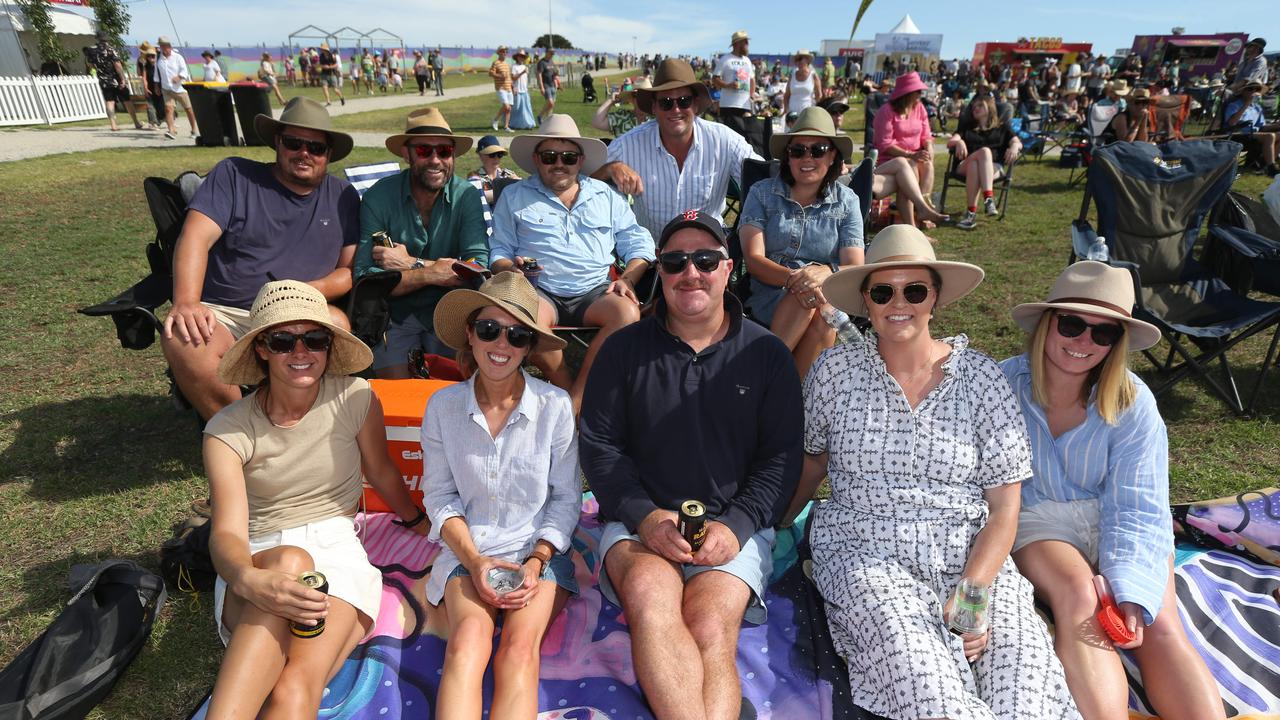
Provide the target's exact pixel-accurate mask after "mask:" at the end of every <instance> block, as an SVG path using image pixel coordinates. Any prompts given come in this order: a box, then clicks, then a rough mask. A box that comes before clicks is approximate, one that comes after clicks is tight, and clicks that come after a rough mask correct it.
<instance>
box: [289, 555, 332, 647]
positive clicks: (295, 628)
mask: <svg viewBox="0 0 1280 720" xmlns="http://www.w3.org/2000/svg"><path fill="white" fill-rule="evenodd" d="M298 582H300V583H302V584H303V585H306V586H307V587H309V588H311V589H312V590H319V591H320V592H322V593H324V594H326V595H328V594H329V580H328V579H327V578H325V576H324V573H321V572H316V571H315V570H309V571H307V572H304V573H302V574H301V575H299V576H298ZM289 632H291V633H293V634H294V636H295V637H300V638H312V637H316V636H317V635H319V634H320V633H322V632H324V618H320V619H319V620H317V621H316V624H315V625H302V624H299V623H296V622H293V621H292V620H290V621H289Z"/></svg>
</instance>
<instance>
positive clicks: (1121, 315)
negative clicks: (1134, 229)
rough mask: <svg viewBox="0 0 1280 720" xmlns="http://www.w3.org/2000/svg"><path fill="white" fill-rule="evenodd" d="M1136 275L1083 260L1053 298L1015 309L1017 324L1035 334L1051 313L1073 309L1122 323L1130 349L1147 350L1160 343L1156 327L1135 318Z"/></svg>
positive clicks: (1071, 268) (1061, 281)
mask: <svg viewBox="0 0 1280 720" xmlns="http://www.w3.org/2000/svg"><path fill="white" fill-rule="evenodd" d="M1133 303H1134V294H1133V276H1132V275H1130V274H1129V271H1128V270H1125V269H1123V268H1116V267H1111V266H1110V265H1107V264H1106V263H1100V262H1098V261H1096V260H1081V261H1080V262H1077V263H1074V264H1072V265H1069V266H1068V267H1067V269H1066V270H1063V271H1062V274H1061V275H1059V276H1058V279H1057V280H1055V281H1054V283H1053V288H1051V289H1050V290H1049V299H1048V300H1045V301H1044V302H1038V303H1023V304H1022V305H1019V306H1017V307H1015V308H1014V309H1013V321H1014V322H1015V323H1017V324H1018V327H1020V328H1022V329H1023V330H1026V331H1027V332H1035V329H1036V325H1037V324H1038V323H1039V322H1040V317H1041V316H1042V315H1043V314H1044V313H1045V311H1047V310H1070V311H1073V312H1079V313H1087V314H1089V315H1098V316H1100V317H1106V318H1112V319H1114V320H1119V321H1120V323H1121V324H1123V325H1124V326H1125V332H1126V333H1128V335H1129V350H1130V351H1134V350H1146V349H1147V348H1149V347H1151V346H1152V345H1155V344H1156V343H1158V342H1160V330H1159V329H1157V328H1156V326H1154V325H1152V324H1150V323H1146V322H1143V321H1141V320H1138V319H1136V318H1134V317H1133Z"/></svg>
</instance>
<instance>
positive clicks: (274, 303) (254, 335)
mask: <svg viewBox="0 0 1280 720" xmlns="http://www.w3.org/2000/svg"><path fill="white" fill-rule="evenodd" d="M297 322H313V323H315V324H317V325H320V326H322V327H324V328H325V329H327V330H329V331H330V332H332V333H333V345H331V346H330V347H329V361H328V362H327V363H326V364H325V366H324V374H325V375H338V376H342V375H350V374H351V373H356V372H360V371H361V370H364V369H365V368H367V367H369V366H370V365H372V364H373V352H372V351H371V350H369V346H368V345H365V344H364V343H362V342H360V341H359V340H358V339H357V338H356V336H355V335H352V334H351V333H349V332H347V331H346V330H343V329H342V328H340V327H338V326H337V325H334V324H333V322H332V320H330V318H329V303H328V302H327V301H325V299H324V295H321V294H320V291H319V290H317V289H315V288H313V287H311V286H310V285H308V284H306V283H304V282H299V281H297V280H277V281H275V282H269V283H267V284H266V285H263V286H262V289H261V290H259V291H258V297H256V298H254V300H253V308H252V309H250V310H249V326H250V327H249V332H247V333H245V334H244V335H243V336H242V337H241V338H240V339H239V340H237V341H236V342H235V344H234V345H232V346H231V349H230V350H228V351H227V354H226V355H223V356H222V361H221V362H219V363H218V379H219V380H221V381H222V382H224V383H226V384H228V385H256V384H257V383H258V382H259V381H260V380H262V378H263V377H264V376H263V373H262V368H261V367H260V366H259V365H258V355H257V353H255V352H254V350H253V343H254V341H255V340H257V339H258V335H259V334H260V333H261V332H262V331H263V330H268V329H270V328H273V327H275V326H277V325H288V324H291V323H297Z"/></svg>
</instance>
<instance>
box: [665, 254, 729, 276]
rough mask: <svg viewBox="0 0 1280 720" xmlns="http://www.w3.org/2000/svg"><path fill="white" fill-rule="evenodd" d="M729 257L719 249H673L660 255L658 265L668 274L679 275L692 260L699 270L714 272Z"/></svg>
mask: <svg viewBox="0 0 1280 720" xmlns="http://www.w3.org/2000/svg"><path fill="white" fill-rule="evenodd" d="M728 259H729V258H727V257H725V254H724V253H722V252H720V251H719V250H694V251H693V252H691V253H687V252H675V251H672V252H664V253H662V254H661V255H659V256H658V266H659V267H661V268H662V272H664V273H666V274H668V275H679V274H680V273H682V272H684V269H685V268H686V267H689V263H690V262H692V263H693V266H694V267H695V268H697V269H698V271H699V272H704V273H709V272H714V271H715V269H716V268H718V267H720V263H721V262H722V261H724V260H728Z"/></svg>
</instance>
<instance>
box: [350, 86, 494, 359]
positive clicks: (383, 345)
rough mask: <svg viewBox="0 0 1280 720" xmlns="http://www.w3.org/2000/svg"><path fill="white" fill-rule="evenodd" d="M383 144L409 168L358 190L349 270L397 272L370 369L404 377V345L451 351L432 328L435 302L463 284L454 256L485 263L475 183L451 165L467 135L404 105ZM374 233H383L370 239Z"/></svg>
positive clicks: (431, 109)
mask: <svg viewBox="0 0 1280 720" xmlns="http://www.w3.org/2000/svg"><path fill="white" fill-rule="evenodd" d="M385 145H386V148H387V151H388V152H390V153H391V154H392V155H395V156H396V157H397V158H399V159H400V160H402V161H404V162H405V163H406V164H408V168H406V169H404V170H402V171H400V172H399V173H396V174H395V175H390V176H388V177H384V178H382V179H381V180H379V181H378V182H376V183H374V184H373V187H370V188H369V189H368V191H366V192H365V194H364V199H363V201H362V202H361V209H360V241H359V247H358V248H357V250H356V253H355V269H354V272H355V277H356V280H361V279H363V278H365V277H368V276H371V275H376V274H378V273H386V272H391V273H398V275H399V280H398V282H397V283H396V285H395V287H394V288H393V289H392V291H391V299H390V310H391V324H390V325H389V326H388V328H387V332H386V334H385V335H384V337H383V339H382V341H381V342H379V343H378V344H377V345H375V346H374V348H373V370H374V373H375V374H376V375H377V376H378V377H381V378H406V377H410V368H409V352H410V351H412V350H414V349H417V348H422V349H423V350H425V351H426V352H428V353H432V354H436V355H448V354H451V353H450V352H449V349H448V348H447V347H446V346H445V345H444V344H442V343H441V342H440V340H439V338H437V337H436V335H435V332H434V320H433V317H434V312H435V309H436V304H437V303H438V302H440V299H441V298H442V297H444V295H445V293H447V292H449V291H450V289H452V288H455V287H459V286H460V285H462V281H461V280H460V279H459V277H458V274H457V272H456V271H455V269H454V263H456V262H458V261H463V262H472V263H478V264H480V265H488V263H489V246H488V243H487V242H486V234H487V228H486V225H485V218H484V209H483V207H482V204H481V195H480V190H479V189H477V188H476V186H474V185H472V184H471V183H469V182H467V180H466V179H464V178H463V177H462V176H461V175H460V174H458V173H455V171H454V170H455V163H456V162H457V158H458V157H460V156H462V155H463V154H464V153H466V152H467V150H469V149H470V148H471V138H469V137H467V136H465V135H455V134H454V133H453V129H452V128H451V127H450V126H449V123H448V121H447V120H445V117H444V114H443V113H441V112H440V109H439V108H438V107H436V106H428V107H424V108H418V109H416V110H413V111H412V112H410V113H409V114H408V116H407V117H406V118H405V128H404V132H400V133H396V134H394V135H392V136H390V137H388V138H387V139H386V142H385ZM375 233H386V236H385V238H382V236H379V238H378V239H375V238H374V234H375ZM387 242H390V245H387V244H386V243H387Z"/></svg>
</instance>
